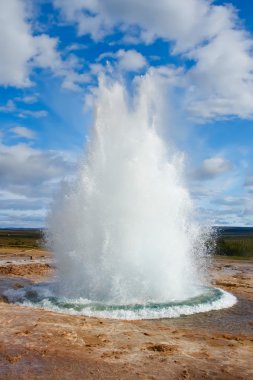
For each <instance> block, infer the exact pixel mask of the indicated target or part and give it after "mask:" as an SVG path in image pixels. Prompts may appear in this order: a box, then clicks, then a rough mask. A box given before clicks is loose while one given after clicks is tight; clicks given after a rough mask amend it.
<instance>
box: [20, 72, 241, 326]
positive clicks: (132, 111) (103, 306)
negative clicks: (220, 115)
mask: <svg viewBox="0 0 253 380" xmlns="http://www.w3.org/2000/svg"><path fill="white" fill-rule="evenodd" d="M160 104H161V99H160V97H159V94H158V93H157V92H156V88H155V85H154V81H153V79H152V78H151V77H149V76H146V77H145V78H143V80H142V82H141V84H140V86H139V91H138V95H137V96H135V97H134V98H132V99H129V98H128V97H127V95H126V91H125V90H124V88H123V86H122V85H121V84H119V83H116V84H115V83H114V84H113V85H110V86H106V85H105V84H104V83H101V84H100V88H99V92H98V98H97V105H96V114H95V122H94V128H93V131H92V135H91V138H90V141H89V144H88V147H87V151H86V153H85V157H84V159H83V161H82V163H81V165H80V168H79V172H78V175H77V178H76V179H75V180H74V181H73V182H72V183H70V184H68V185H65V186H63V188H62V190H61V192H60V194H58V196H57V199H56V200H55V202H54V205H53V208H52V211H51V213H50V215H49V219H48V227H49V239H50V243H51V247H52V248H53V251H54V253H55V256H56V260H57V268H58V279H57V282H56V284H54V285H53V286H52V288H50V286H48V285H45V286H35V287H33V292H32V293H31V289H30V293H29V294H30V295H31V294H32V295H33V296H32V298H31V296H30V298H29V297H28V296H27V294H28V293H27V292H26V291H25V290H20V291H19V293H18V294H17V292H16V299H17V300H19V301H20V302H26V303H28V304H33V305H37V306H39V307H47V308H51V309H52V308H53V309H54V310H58V311H63V312H69V313H80V314H86V315H97V316H107V317H115V318H126V319H127V318H128V319H135V318H159V317H163V316H164V317H170V316H179V315H181V314H192V313H194V312H199V311H207V310H211V309H217V308H222V307H228V306H231V305H232V304H233V303H234V302H235V298H234V297H233V296H232V295H230V294H228V293H226V292H223V291H221V290H219V289H213V288H210V287H209V286H208V283H207V282H206V279H205V266H206V249H205V244H204V239H203V233H202V231H201V229H200V227H199V225H198V224H197V223H196V222H195V221H194V216H193V214H194V213H193V205H192V202H191V199H190V196H189V193H188V190H187V189H186V187H185V185H184V182H183V179H182V165H183V160H182V155H180V154H179V153H178V152H176V151H175V149H173V148H172V147H171V146H170V145H169V144H168V143H167V142H166V143H165V141H164V139H163V138H162V137H161V135H162V131H161V130H160V124H161V122H162V121H161V120H162V119H161V112H162V110H161V107H160Z"/></svg>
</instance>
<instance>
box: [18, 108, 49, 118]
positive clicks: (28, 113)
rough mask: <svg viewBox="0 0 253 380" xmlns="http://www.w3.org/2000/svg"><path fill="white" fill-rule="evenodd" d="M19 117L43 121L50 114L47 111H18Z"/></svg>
mask: <svg viewBox="0 0 253 380" xmlns="http://www.w3.org/2000/svg"><path fill="white" fill-rule="evenodd" d="M18 111H19V112H18V115H17V116H18V117H20V118H26V117H34V118H36V119H41V118H43V117H47V115H48V112H47V111H45V110H38V111H35V110H18Z"/></svg>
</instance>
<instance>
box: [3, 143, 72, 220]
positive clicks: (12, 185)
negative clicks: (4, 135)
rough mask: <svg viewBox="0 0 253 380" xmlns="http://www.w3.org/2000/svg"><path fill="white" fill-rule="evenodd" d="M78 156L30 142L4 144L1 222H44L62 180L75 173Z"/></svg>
mask: <svg viewBox="0 0 253 380" xmlns="http://www.w3.org/2000/svg"><path fill="white" fill-rule="evenodd" d="M76 158H77V157H76V156H75V155H74V154H73V153H72V154H70V153H68V152H61V151H50V150H47V151H43V150H40V149H35V148H32V147H31V146H30V145H29V144H25V143H23V144H21V143H18V144H16V145H12V146H9V145H4V144H0V207H1V209H2V212H1V215H0V223H1V226H2V227H3V226H15V227H17V226H23V227H25V226H33V227H35V226H39V227H41V226H43V225H44V221H45V215H46V210H47V208H48V205H49V203H50V201H51V199H52V196H53V194H54V192H55V191H56V190H57V188H58V187H59V184H60V182H61V180H62V179H63V178H65V177H68V176H70V175H73V172H74V169H75V167H76Z"/></svg>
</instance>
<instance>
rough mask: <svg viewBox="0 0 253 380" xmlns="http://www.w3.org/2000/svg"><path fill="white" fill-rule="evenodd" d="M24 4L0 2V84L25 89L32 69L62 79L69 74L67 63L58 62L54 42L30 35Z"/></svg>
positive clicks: (30, 24)
mask: <svg viewBox="0 0 253 380" xmlns="http://www.w3.org/2000/svg"><path fill="white" fill-rule="evenodd" d="M27 5H28V4H27V3H26V2H25V1H23V0H2V1H1V2H0V51H1V52H2V54H1V57H0V85H3V86H15V87H28V86H31V85H32V84H33V83H32V81H31V79H30V74H31V72H32V70H33V69H34V68H35V67H40V68H42V69H49V70H51V72H53V74H55V75H57V76H60V77H63V78H65V77H66V76H68V75H69V74H71V73H72V71H73V68H72V67H70V64H69V61H67V60H65V61H63V60H62V57H61V54H60V53H59V51H58V39H57V38H52V37H50V36H48V35H47V34H40V35H38V34H36V35H34V34H33V30H32V22H31V19H30V16H31V15H30V13H29V10H28V7H27Z"/></svg>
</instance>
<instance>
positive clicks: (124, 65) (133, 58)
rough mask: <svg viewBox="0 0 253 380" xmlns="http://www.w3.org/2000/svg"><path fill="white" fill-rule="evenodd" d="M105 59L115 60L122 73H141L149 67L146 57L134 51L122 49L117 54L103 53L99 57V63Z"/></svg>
mask: <svg viewBox="0 0 253 380" xmlns="http://www.w3.org/2000/svg"><path fill="white" fill-rule="evenodd" d="M104 58H112V59H115V60H116V61H117V68H118V69H120V70H122V71H139V70H140V69H142V68H143V67H145V66H146V65H147V61H146V59H145V57H144V56H143V55H142V54H141V53H139V52H138V51H136V50H134V49H131V50H124V49H120V50H118V51H117V52H115V53H112V52H107V53H102V54H100V56H99V57H98V61H101V60H102V59H104Z"/></svg>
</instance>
